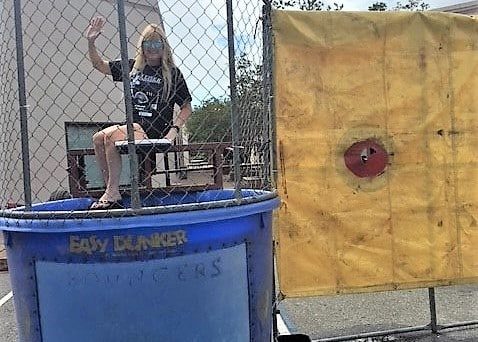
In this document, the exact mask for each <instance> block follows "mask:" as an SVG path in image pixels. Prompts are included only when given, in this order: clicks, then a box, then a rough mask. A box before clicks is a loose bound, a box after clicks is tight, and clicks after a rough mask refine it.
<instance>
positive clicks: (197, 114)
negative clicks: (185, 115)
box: [186, 98, 231, 143]
mask: <svg viewBox="0 0 478 342" xmlns="http://www.w3.org/2000/svg"><path fill="white" fill-rule="evenodd" d="M186 127H187V130H188V132H189V141H190V142H192V143H195V142H220V141H231V113H230V101H229V100H225V99H217V98H210V99H208V100H205V101H203V103H202V104H201V105H200V106H199V107H196V108H195V109H194V113H193V115H191V117H190V118H189V120H188V122H187V124H186Z"/></svg>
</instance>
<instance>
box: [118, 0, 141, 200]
mask: <svg viewBox="0 0 478 342" xmlns="http://www.w3.org/2000/svg"><path fill="white" fill-rule="evenodd" d="M116 4H117V6H118V27H119V33H120V45H121V69H122V73H123V74H122V76H123V89H124V102H125V107H126V127H127V131H128V155H129V168H130V179H131V208H133V209H138V208H140V207H141V201H140V198H139V185H138V179H139V177H138V173H139V170H138V156H137V155H136V146H135V144H134V129H133V100H132V98H131V85H130V80H129V59H128V39H127V36H126V23H125V10H124V0H117V1H116Z"/></svg>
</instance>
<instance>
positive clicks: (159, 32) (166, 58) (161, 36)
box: [130, 24, 175, 102]
mask: <svg viewBox="0 0 478 342" xmlns="http://www.w3.org/2000/svg"><path fill="white" fill-rule="evenodd" d="M149 40H160V41H161V42H162V43H163V45H164V48H163V57H162V58H161V71H162V76H163V81H164V85H163V93H162V94H161V100H162V101H164V102H167V101H168V99H169V98H170V95H171V94H170V93H171V85H172V68H173V67H175V64H174V60H173V53H172V51H171V46H170V45H169V43H168V40H167V39H166V34H165V33H164V30H163V29H162V28H161V27H160V26H158V25H155V24H149V25H148V26H146V27H145V29H144V30H143V32H142V33H141V36H140V37H139V40H138V44H137V46H136V56H135V62H134V65H133V69H132V70H131V74H130V75H132V74H134V73H137V72H141V71H143V70H144V67H145V65H146V58H145V57H144V53H143V42H144V41H149Z"/></svg>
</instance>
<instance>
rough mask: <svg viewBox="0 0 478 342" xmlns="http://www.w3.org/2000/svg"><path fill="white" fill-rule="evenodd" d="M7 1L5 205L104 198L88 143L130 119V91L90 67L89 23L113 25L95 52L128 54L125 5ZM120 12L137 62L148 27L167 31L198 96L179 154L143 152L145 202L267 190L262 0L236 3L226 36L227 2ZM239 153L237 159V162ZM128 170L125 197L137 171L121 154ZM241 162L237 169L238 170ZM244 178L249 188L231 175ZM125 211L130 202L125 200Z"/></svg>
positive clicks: (2, 28) (152, 5)
mask: <svg viewBox="0 0 478 342" xmlns="http://www.w3.org/2000/svg"><path fill="white" fill-rule="evenodd" d="M15 1H17V4H21V22H22V26H23V27H22V35H21V38H22V39H23V44H22V48H23V49H22V51H20V53H21V55H22V56H23V59H24V64H25V84H26V86H25V94H26V107H25V110H26V115H27V122H28V132H27V134H26V135H27V138H28V142H29V148H28V152H29V160H27V163H28V165H29V167H30V175H29V176H30V179H31V189H24V179H25V177H26V176H27V175H25V174H24V173H25V172H24V171H23V170H22V144H21V128H20V119H19V113H20V111H19V104H18V103H19V95H18V94H19V85H18V84H19V82H18V81H19V79H18V76H17V70H18V63H17V62H18V60H16V58H15V54H16V49H15V42H16V39H17V40H18V37H15V26H16V25H17V28H18V25H19V23H18V22H15V20H14V4H15V3H16V2H15ZM265 3H266V4H267V3H268V2H267V1H266V2H265ZM0 6H1V7H0V11H1V12H0V15H1V22H0V39H1V40H0V41H1V45H0V46H1V51H2V53H1V54H0V69H1V70H0V74H1V76H0V77H1V80H2V82H1V84H0V87H1V88H0V90H1V95H0V110H1V119H0V120H1V131H2V135H1V139H2V144H1V147H0V158H1V161H2V163H1V172H2V177H1V180H0V182H1V184H0V185H1V189H2V191H1V198H0V205H1V206H2V208H9V207H15V206H21V205H23V204H25V200H26V199H27V198H28V196H27V194H26V192H28V190H30V192H31V201H32V202H33V204H35V203H42V202H46V201H51V200H59V199H64V198H70V197H88V198H92V199H94V198H99V197H100V196H102V194H103V193H104V191H105V186H106V185H105V179H104V172H102V171H101V167H100V164H99V163H98V161H97V159H96V158H95V151H94V149H93V140H92V137H93V135H94V134H95V133H96V132H98V131H99V130H101V129H104V128H106V127H109V126H111V125H115V124H124V123H125V122H126V112H125V101H124V92H123V85H122V84H121V82H114V81H113V80H112V78H111V76H109V75H104V74H103V73H102V72H100V71H98V70H95V68H94V67H93V66H92V62H91V60H90V58H89V57H88V51H89V50H88V48H89V47H88V40H87V37H86V35H87V31H88V26H89V24H90V21H91V20H92V18H94V17H97V16H101V17H103V18H104V19H105V21H106V23H105V26H104V28H103V29H102V32H101V34H100V35H99V36H98V38H97V39H96V41H95V47H96V49H97V51H98V53H99V55H100V57H101V58H102V59H103V60H105V61H117V60H119V59H121V55H120V39H119V32H118V8H117V2H116V1H112V0H100V1H97V0H95V1H93V0H79V1H78V0H69V1H59V0H34V1H23V2H20V1H19V0H5V1H3V2H2V3H1V5H0ZM124 6H125V15H124V19H125V25H126V36H127V37H126V38H127V49H128V56H129V58H134V57H135V53H136V49H137V42H138V40H139V38H140V34H141V32H142V31H143V29H144V27H145V26H146V25H147V24H150V23H155V24H158V25H160V26H162V27H163V28H164V31H165V33H166V37H167V40H168V42H169V44H170V46H171V47H172V52H173V58H174V61H175V64H176V66H177V67H178V69H179V70H180V72H181V73H182V75H183V77H184V80H185V82H186V84H187V88H188V90H189V93H190V94H191V98H192V99H191V105H192V115H191V116H190V117H189V119H188V120H187V122H186V123H185V124H184V125H181V126H182V127H181V128H180V129H179V130H178V131H179V134H178V136H177V137H176V138H175V139H174V142H173V146H172V147H171V148H169V149H167V150H166V152H164V150H161V151H158V150H155V151H154V152H151V149H149V150H141V149H139V150H138V148H137V150H138V151H137V152H138V158H139V164H140V165H139V167H138V170H137V172H138V176H139V191H140V194H141V198H142V200H143V205H146V206H147V205H148V204H147V201H148V198H151V197H153V194H154V196H156V195H157V194H158V193H160V194H161V196H163V197H167V196H173V195H174V196H176V197H177V196H179V198H181V196H183V197H184V198H186V197H187V196H186V195H187V194H188V193H191V192H194V191H198V190H207V189H221V188H233V187H234V184H235V181H236V187H242V188H251V189H270V188H271V181H270V177H269V174H270V165H269V164H270V163H269V162H268V160H270V156H269V155H270V141H271V137H270V129H269V127H270V122H268V120H269V118H270V115H269V113H267V112H265V111H264V110H266V111H267V110H270V106H269V107H268V106H265V105H264V99H265V98H267V96H265V95H264V92H263V89H264V78H263V75H264V65H263V64H264V59H263V24H262V21H263V3H262V2H258V1H255V0H243V1H234V2H233V4H232V18H233V23H232V24H233V27H234V31H233V36H229V37H228V30H227V28H228V22H227V18H228V16H227V13H226V0H200V1H195V2H190V1H186V0H183V1H180V0H178V1H156V0H135V1H129V0H125V1H124ZM269 7H270V6H269ZM232 43H234V46H235V49H234V55H235V56H234V58H233V59H232V60H231V61H229V55H228V47H229V46H230V45H231V44H232ZM230 62H231V63H233V65H232V67H233V69H234V71H235V74H236V82H237V93H236V94H233V95H236V98H237V103H236V104H235V105H236V108H238V109H237V113H234V112H233V113H232V118H233V120H237V124H238V127H239V134H238V136H237V141H234V142H233V141H232V132H231V109H232V108H233V107H234V106H232V105H231V98H234V96H232V97H231V92H230V90H231V88H230V84H231V79H230V77H229V63H230ZM20 77H21V76H20ZM20 93H21V92H20ZM180 105H181V103H179V104H176V105H175V108H174V116H173V120H172V121H171V122H169V124H170V125H173V124H174V123H175V120H176V118H177V115H178V113H180V107H179V106H180ZM181 124H182V122H181ZM157 138H163V136H158V137H157ZM233 150H234V151H235V152H236V153H240V156H239V157H238V158H237V159H236V165H233V164H234V158H232V154H233V153H232V151H233ZM118 151H120V149H118ZM160 152H161V153H160ZM23 159H25V158H23ZM120 164H121V166H122V167H121V169H122V171H121V176H120V182H119V183H120V191H121V194H122V196H123V199H124V198H129V196H130V194H131V179H132V177H133V176H134V170H132V169H130V168H129V165H128V153H127V151H126V152H125V151H123V152H121V163H120ZM234 167H236V170H239V172H238V173H236V175H235V174H234ZM238 176H239V177H240V178H241V182H237V179H236V180H235V178H238ZM236 190H237V189H236ZM178 194H182V195H178ZM144 201H146V202H144ZM27 202H28V201H27ZM180 203H181V200H179V204H180ZM125 206H129V203H128V202H127V201H125Z"/></svg>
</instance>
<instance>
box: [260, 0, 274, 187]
mask: <svg viewBox="0 0 478 342" xmlns="http://www.w3.org/2000/svg"><path fill="white" fill-rule="evenodd" d="M271 11H272V5H271V3H270V1H268V0H264V5H263V6H262V51H263V57H262V58H263V61H262V75H263V77H262V85H263V86H262V89H263V90H262V95H263V96H262V100H263V122H262V127H263V129H264V131H263V135H262V142H263V144H264V145H263V146H262V148H263V150H262V155H263V161H264V169H263V175H262V178H263V179H264V185H265V187H266V188H267V189H268V190H270V189H271V188H272V184H271V178H272V177H271V173H272V170H271V155H270V151H271V149H272V122H271V121H272V118H271V112H272V106H271V97H272V51H271V49H272V37H271Z"/></svg>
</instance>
